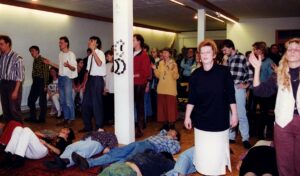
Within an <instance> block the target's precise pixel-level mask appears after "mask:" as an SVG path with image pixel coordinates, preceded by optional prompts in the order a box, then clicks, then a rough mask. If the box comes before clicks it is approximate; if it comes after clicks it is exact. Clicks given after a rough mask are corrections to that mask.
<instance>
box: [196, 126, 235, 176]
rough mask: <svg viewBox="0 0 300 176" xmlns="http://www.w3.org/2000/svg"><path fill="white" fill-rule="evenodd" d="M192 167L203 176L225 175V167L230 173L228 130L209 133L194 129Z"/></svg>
mask: <svg viewBox="0 0 300 176" xmlns="http://www.w3.org/2000/svg"><path fill="white" fill-rule="evenodd" d="M194 165H195V167H196V170H197V171H198V172H199V173H201V174H204V175H225V174H226V166H227V167H228V169H229V170H230V171H231V163H230V149H229V129H227V130H225V131H221V132H209V131H202V130H199V129H196V128H195V153H194Z"/></svg>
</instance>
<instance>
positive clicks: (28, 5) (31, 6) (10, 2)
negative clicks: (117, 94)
mask: <svg viewBox="0 0 300 176" xmlns="http://www.w3.org/2000/svg"><path fill="white" fill-rule="evenodd" d="M0 3H1V4H6V5H12V6H17V7H23V8H28V9H34V10H41V11H46V12H53V13H60V14H65V15H69V16H73V17H79V18H86V19H91V20H97V21H103V22H110V23H112V22H113V19H112V18H109V17H103V16H98V15H92V14H88V13H82V12H77V11H72V10H66V9H60V8H56V7H50V6H45V5H40V4H35V3H28V2H22V1H16V0H0ZM134 26H137V27H144V28H149V29H154V30H161V31H166V32H175V33H179V32H180V31H177V30H172V29H167V28H162V27H156V26H151V25H146V24H141V23H134Z"/></svg>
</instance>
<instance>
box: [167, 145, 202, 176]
mask: <svg viewBox="0 0 300 176" xmlns="http://www.w3.org/2000/svg"><path fill="white" fill-rule="evenodd" d="M194 150H195V147H191V148H189V149H187V150H185V151H184V152H183V153H181V154H180V156H179V158H178V159H177V161H176V164H175V166H174V168H172V170H169V171H168V172H167V173H166V174H164V176H185V175H189V174H192V173H194V172H197V170H196V168H195V166H194V164H193V159H194Z"/></svg>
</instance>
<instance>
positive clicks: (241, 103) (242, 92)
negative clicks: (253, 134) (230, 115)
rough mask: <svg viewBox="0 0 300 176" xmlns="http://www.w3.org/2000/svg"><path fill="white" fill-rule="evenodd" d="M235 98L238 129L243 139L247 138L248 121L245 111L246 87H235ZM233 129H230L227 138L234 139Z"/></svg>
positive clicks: (246, 139)
mask: <svg viewBox="0 0 300 176" xmlns="http://www.w3.org/2000/svg"><path fill="white" fill-rule="evenodd" d="M235 99H236V106H237V113H238V117H239V130H240V132H241V135H242V140H243V141H248V140H249V123H248V118H247V112H246V89H238V88H236V87H235ZM235 135H236V134H235V130H234V129H230V133H229V139H231V140H235Z"/></svg>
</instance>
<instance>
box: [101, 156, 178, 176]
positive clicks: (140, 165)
mask: <svg viewBox="0 0 300 176" xmlns="http://www.w3.org/2000/svg"><path fill="white" fill-rule="evenodd" d="M174 164H175V161H174V159H173V156H172V154H170V153H168V152H160V153H157V152H156V151H154V150H146V151H144V152H142V153H137V154H135V155H133V156H132V157H130V158H128V159H127V160H125V162H118V163H114V164H112V165H110V166H108V167H106V168H105V169H104V170H103V171H102V172H101V173H100V174H99V176H160V175H162V174H164V173H165V172H167V171H168V170H170V169H172V168H173V167H174Z"/></svg>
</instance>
